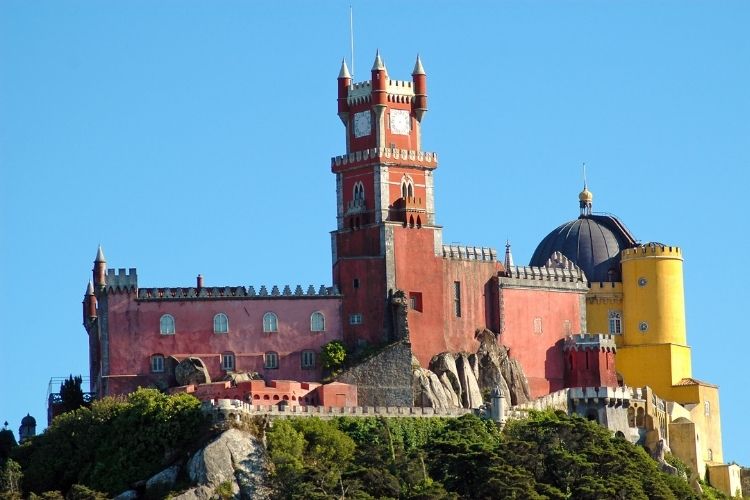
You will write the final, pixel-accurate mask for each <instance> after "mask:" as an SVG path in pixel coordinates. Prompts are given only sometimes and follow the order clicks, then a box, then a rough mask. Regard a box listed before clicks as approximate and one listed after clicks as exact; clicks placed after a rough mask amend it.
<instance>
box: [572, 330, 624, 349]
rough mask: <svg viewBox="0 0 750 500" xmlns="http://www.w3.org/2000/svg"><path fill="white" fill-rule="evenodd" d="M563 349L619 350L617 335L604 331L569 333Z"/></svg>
mask: <svg viewBox="0 0 750 500" xmlns="http://www.w3.org/2000/svg"><path fill="white" fill-rule="evenodd" d="M563 350H564V351H565V352H569V351H602V352H617V345H616V343H615V336H614V335H610V334H604V333H577V334H575V335H568V336H567V337H566V338H565V343H564V344H563Z"/></svg>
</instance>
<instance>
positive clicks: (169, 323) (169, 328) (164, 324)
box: [159, 314, 176, 335]
mask: <svg viewBox="0 0 750 500" xmlns="http://www.w3.org/2000/svg"><path fill="white" fill-rule="evenodd" d="M175 330H176V327H175V321H174V316H172V315H171V314H163V315H162V316H161V318H159V333H160V334H162V335H174V334H175Z"/></svg>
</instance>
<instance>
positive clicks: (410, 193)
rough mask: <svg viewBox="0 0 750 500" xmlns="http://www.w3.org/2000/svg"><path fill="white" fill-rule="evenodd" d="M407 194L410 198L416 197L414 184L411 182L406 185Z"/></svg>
mask: <svg viewBox="0 0 750 500" xmlns="http://www.w3.org/2000/svg"><path fill="white" fill-rule="evenodd" d="M406 194H407V195H408V196H409V198H414V185H413V184H412V183H411V182H409V184H407V186H406Z"/></svg>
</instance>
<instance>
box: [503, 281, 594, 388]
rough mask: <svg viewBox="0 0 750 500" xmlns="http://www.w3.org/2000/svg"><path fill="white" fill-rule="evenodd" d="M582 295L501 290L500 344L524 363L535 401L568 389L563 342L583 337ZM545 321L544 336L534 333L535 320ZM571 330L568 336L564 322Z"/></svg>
mask: <svg viewBox="0 0 750 500" xmlns="http://www.w3.org/2000/svg"><path fill="white" fill-rule="evenodd" d="M579 298H580V294H578V293H573V292H562V291H559V292H558V291H551V290H545V289H542V288H529V289H525V288H501V289H500V304H501V310H500V314H501V321H502V325H503V329H502V332H501V335H500V337H499V341H500V342H502V343H503V344H504V345H506V346H508V347H509V348H510V355H511V356H512V357H513V358H516V359H518V360H519V361H520V363H521V366H522V367H523V370H524V373H526V377H527V378H528V380H529V388H530V389H531V395H532V397H534V398H537V397H540V396H544V395H545V394H549V393H550V392H554V391H557V390H559V389H562V388H563V387H564V386H565V366H564V363H563V339H564V338H565V336H566V335H568V334H571V333H580V318H581V310H580V309H581V303H580V299H579ZM536 317H540V318H542V333H541V334H537V333H534V318H536ZM565 320H569V321H570V326H571V330H570V332H566V331H565V328H564V321H565Z"/></svg>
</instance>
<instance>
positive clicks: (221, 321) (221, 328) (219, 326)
mask: <svg viewBox="0 0 750 500" xmlns="http://www.w3.org/2000/svg"><path fill="white" fill-rule="evenodd" d="M214 333H229V318H228V317H227V315H226V314H224V313H219V314H217V315H216V316H214Z"/></svg>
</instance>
